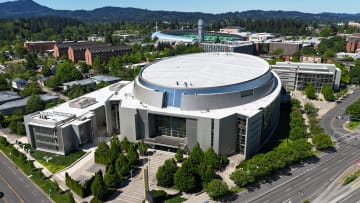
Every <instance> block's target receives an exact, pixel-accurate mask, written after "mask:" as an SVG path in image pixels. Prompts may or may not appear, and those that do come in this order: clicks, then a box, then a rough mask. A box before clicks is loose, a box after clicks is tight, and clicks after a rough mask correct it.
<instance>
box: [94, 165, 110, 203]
mask: <svg viewBox="0 0 360 203" xmlns="http://www.w3.org/2000/svg"><path fill="white" fill-rule="evenodd" d="M91 193H92V194H93V195H94V197H96V198H97V199H99V200H105V198H106V195H107V193H108V190H107V187H106V185H105V182H104V180H103V176H102V172H101V171H98V172H97V173H96V174H95V179H94V181H93V182H92V184H91Z"/></svg>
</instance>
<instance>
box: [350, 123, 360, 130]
mask: <svg viewBox="0 0 360 203" xmlns="http://www.w3.org/2000/svg"><path fill="white" fill-rule="evenodd" d="M359 125H360V121H350V123H349V124H348V128H350V129H351V130H355V129H356V128H357V127H358V126H359Z"/></svg>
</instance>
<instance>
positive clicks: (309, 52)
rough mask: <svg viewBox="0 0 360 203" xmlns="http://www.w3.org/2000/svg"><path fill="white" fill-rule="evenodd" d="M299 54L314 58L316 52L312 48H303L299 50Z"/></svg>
mask: <svg viewBox="0 0 360 203" xmlns="http://www.w3.org/2000/svg"><path fill="white" fill-rule="evenodd" d="M300 53H301V55H305V56H314V55H316V50H315V49H314V47H312V46H305V47H302V48H301V51H300Z"/></svg>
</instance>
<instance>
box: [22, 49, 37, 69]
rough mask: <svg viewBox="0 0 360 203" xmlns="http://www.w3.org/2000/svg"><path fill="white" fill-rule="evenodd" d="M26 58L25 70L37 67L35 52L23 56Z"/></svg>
mask: <svg viewBox="0 0 360 203" xmlns="http://www.w3.org/2000/svg"><path fill="white" fill-rule="evenodd" d="M25 60H26V69H27V70H35V69H36V68H37V64H36V61H37V55H36V53H28V54H26V56H25Z"/></svg>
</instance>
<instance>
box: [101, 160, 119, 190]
mask: <svg viewBox="0 0 360 203" xmlns="http://www.w3.org/2000/svg"><path fill="white" fill-rule="evenodd" d="M104 182H105V185H106V186H107V187H109V188H115V187H116V186H117V185H118V184H119V177H118V175H117V173H116V171H115V169H114V166H113V165H112V164H110V165H109V166H108V167H107V169H106V173H105V175H104Z"/></svg>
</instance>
